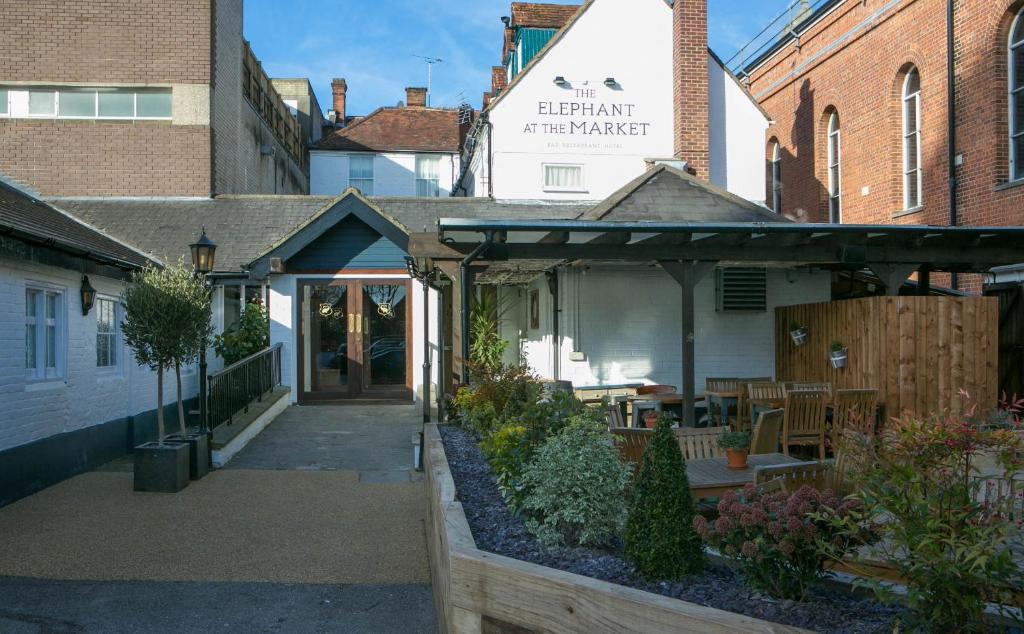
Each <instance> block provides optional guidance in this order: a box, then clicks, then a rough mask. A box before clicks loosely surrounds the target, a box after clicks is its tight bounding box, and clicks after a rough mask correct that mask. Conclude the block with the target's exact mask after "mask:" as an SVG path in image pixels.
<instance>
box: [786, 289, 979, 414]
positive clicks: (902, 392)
mask: <svg viewBox="0 0 1024 634" xmlns="http://www.w3.org/2000/svg"><path fill="white" fill-rule="evenodd" d="M998 309H999V307H998V301H997V300H996V299H995V298H990V297H869V298H865V299H854V300H846V301H838V302H829V303H824V304H805V305H802V306H785V307H780V308H776V309H775V373H776V376H777V377H778V380H780V381H828V382H831V383H832V385H833V386H834V387H835V388H837V389H842V388H877V389H878V390H879V401H880V402H881V403H883V404H884V405H885V413H886V416H887V417H894V416H899V415H900V414H901V413H912V414H916V415H919V416H927V415H929V414H931V413H935V412H942V411H946V410H952V411H958V410H959V409H960V408H961V407H962V406H963V405H964V403H965V400H964V398H963V396H962V394H961V390H963V392H965V393H966V394H969V395H970V398H971V400H973V401H974V402H976V403H977V404H978V406H979V407H980V408H991V407H994V406H995V405H996V404H997V402H998V377H997V367H998V339H997V337H998V332H999V310H998ZM794 323H795V324H798V325H800V326H802V327H804V328H806V329H807V331H808V341H807V344H806V345H803V346H797V345H795V344H794V343H793V340H792V338H791V337H790V335H789V331H790V326H791V324H794ZM833 341H840V342H842V343H843V344H844V345H845V346H846V347H847V348H848V349H849V357H848V363H847V366H846V368H843V369H840V370H836V369H833V368H832V366H831V363H830V361H829V350H830V347H831V343H832V342H833Z"/></svg>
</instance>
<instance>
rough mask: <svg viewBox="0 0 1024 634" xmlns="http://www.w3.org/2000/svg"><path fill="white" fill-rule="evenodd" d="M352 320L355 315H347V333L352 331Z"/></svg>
mask: <svg viewBox="0 0 1024 634" xmlns="http://www.w3.org/2000/svg"><path fill="white" fill-rule="evenodd" d="M354 318H355V315H353V314H352V313H349V314H348V331H349V332H352V330H353V329H354V325H353V323H352V320H353V319H354Z"/></svg>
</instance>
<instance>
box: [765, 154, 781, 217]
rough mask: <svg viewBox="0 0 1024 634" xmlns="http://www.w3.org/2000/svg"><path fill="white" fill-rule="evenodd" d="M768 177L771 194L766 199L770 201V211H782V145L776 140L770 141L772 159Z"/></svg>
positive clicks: (778, 212)
mask: <svg viewBox="0 0 1024 634" xmlns="http://www.w3.org/2000/svg"><path fill="white" fill-rule="evenodd" d="M768 177H769V179H770V181H771V192H769V193H770V194H771V196H769V198H768V200H769V202H770V203H771V207H772V211H774V212H775V213H777V214H781V213H782V146H780V145H779V143H778V141H776V142H774V143H772V160H771V165H770V166H769V174H768Z"/></svg>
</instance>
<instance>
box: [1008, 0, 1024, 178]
mask: <svg viewBox="0 0 1024 634" xmlns="http://www.w3.org/2000/svg"><path fill="white" fill-rule="evenodd" d="M1009 71H1010V180H1019V179H1022V178H1024V9H1021V12H1020V13H1018V14H1017V18H1016V19H1015V20H1014V21H1013V26H1012V27H1010V65H1009Z"/></svg>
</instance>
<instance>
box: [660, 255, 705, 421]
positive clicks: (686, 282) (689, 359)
mask: <svg viewBox="0 0 1024 634" xmlns="http://www.w3.org/2000/svg"><path fill="white" fill-rule="evenodd" d="M659 264H661V267H662V268H663V269H665V271H666V272H667V273H668V274H669V275H671V276H672V278H673V279H675V281H676V282H678V283H679V286H680V288H681V290H682V299H683V301H682V311H683V312H682V319H681V320H680V321H681V323H680V327H681V331H682V337H683V348H682V349H683V358H682V366H683V377H682V378H683V384H682V385H681V386H680V388H681V389H682V391H683V425H684V426H685V427H695V426H696V424H697V411H696V405H695V403H696V379H695V378H694V364H695V361H696V356H697V355H696V337H695V335H694V333H695V331H696V326H695V323H694V322H695V318H694V311H693V291H694V289H695V288H696V286H697V283H698V282H700V280H701V279H703V277H704V276H705V275H707V274H708V272H709V271H711V269H713V268H714V267H715V264H714V263H713V262H664V261H663V262H659Z"/></svg>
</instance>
